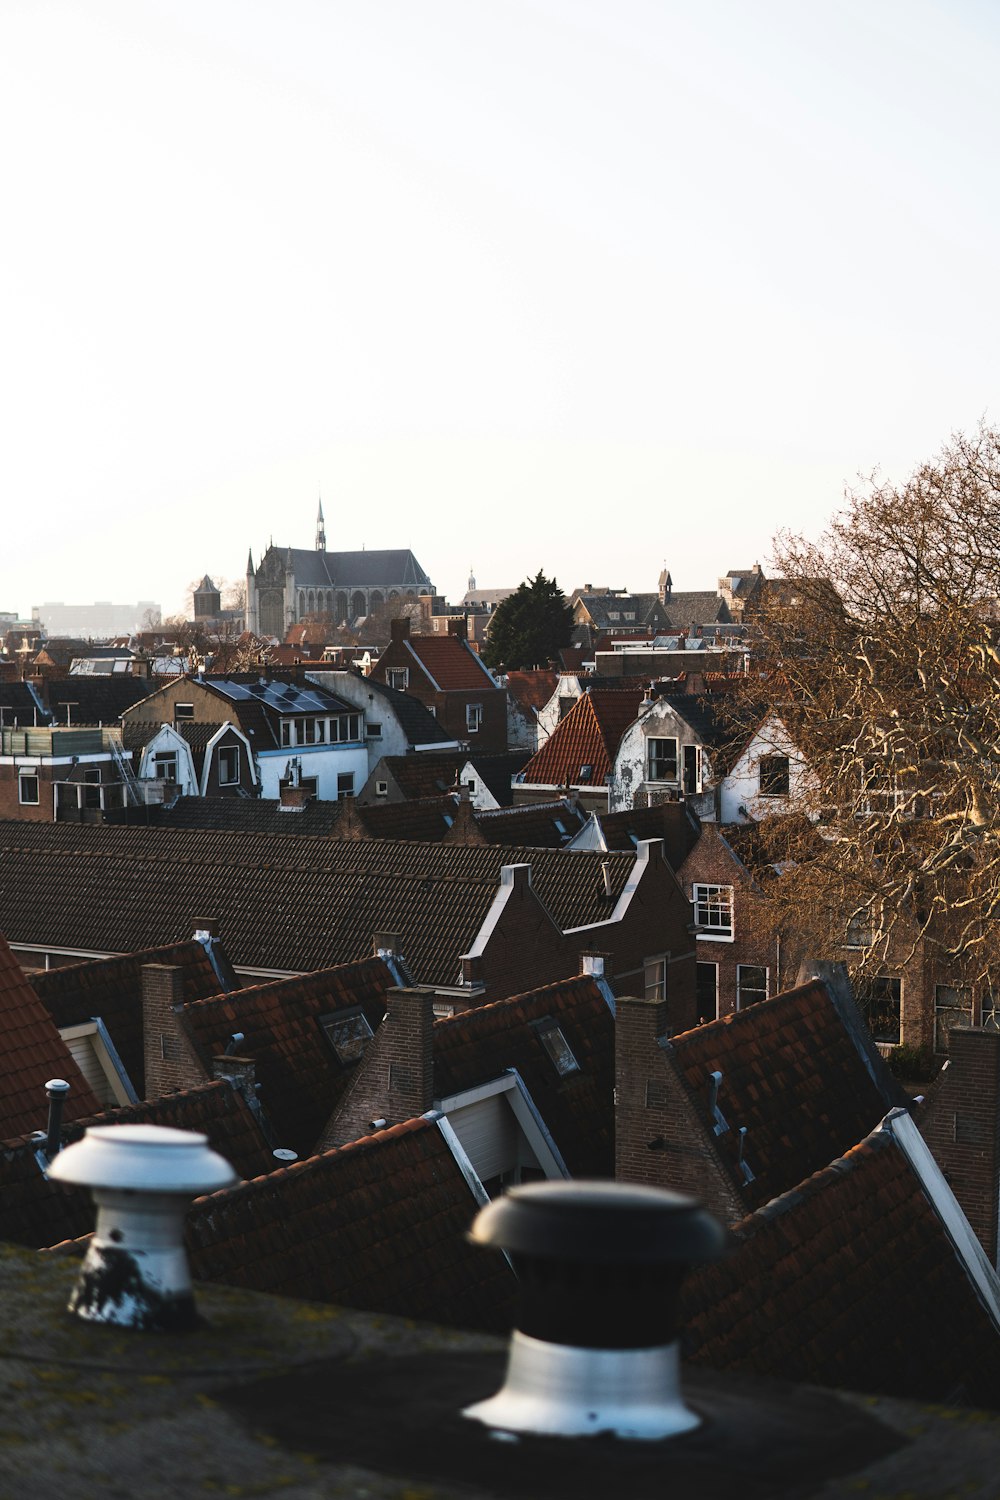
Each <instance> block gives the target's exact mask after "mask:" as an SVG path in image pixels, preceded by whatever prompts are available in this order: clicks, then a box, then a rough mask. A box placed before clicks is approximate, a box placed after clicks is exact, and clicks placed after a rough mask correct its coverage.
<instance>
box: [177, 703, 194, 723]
mask: <svg viewBox="0 0 1000 1500" xmlns="http://www.w3.org/2000/svg"><path fill="white" fill-rule="evenodd" d="M193 718H194V704H193V703H175V704H174V723H175V724H180V723H184V722H190V720H191V719H193Z"/></svg>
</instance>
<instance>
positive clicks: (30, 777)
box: [17, 771, 39, 807]
mask: <svg viewBox="0 0 1000 1500" xmlns="http://www.w3.org/2000/svg"><path fill="white" fill-rule="evenodd" d="M17 800H18V802H23V803H24V804H25V805H26V806H32V807H37V805H38V802H39V795H38V774H37V772H35V771H19V772H18V777H17Z"/></svg>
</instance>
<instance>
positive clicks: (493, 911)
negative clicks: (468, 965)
mask: <svg viewBox="0 0 1000 1500" xmlns="http://www.w3.org/2000/svg"><path fill="white" fill-rule="evenodd" d="M518 870H527V872H528V875H527V881H528V889H529V890H530V889H532V884H531V866H530V865H527V864H523V865H504V866H503V868H502V869H501V871H500V884H499V886H498V887H497V892H496V895H495V896H494V897H493V901H492V903H491V905H490V909H489V911H488V912H487V913H486V916H485V918H484V920H483V925H482V926H481V927H480V929H479V931H478V932H477V933H476V936H475V939H474V940H473V943H472V946H471V947H470V948H468V949H466V951H465V952H464V953H461V954H459V962H460V963H461V961H462V959H465V958H481V957H482V956H483V954H484V953H485V951H486V945H487V943H488V942H489V941H490V939H491V938H492V936H493V934H494V932H495V931H496V929H497V925H498V924H499V921H500V918H501V917H502V916H503V913H504V910H505V909H506V906H507V902H508V901H509V900H510V898H511V896H512V895H513V893H514V887H515V884H516V879H517V871H518ZM538 904H539V906H542V903H541V902H539V903H538ZM542 910H543V911H545V915H546V916H547V917H548V918H549V921H550V922H552V926H553V927H554V928H555V930H556V931H557V932H558V931H559V926H558V924H557V923H556V922H553V921H552V917H551V916H550V915H549V913H548V911H547V910H546V909H545V907H544V906H542Z"/></svg>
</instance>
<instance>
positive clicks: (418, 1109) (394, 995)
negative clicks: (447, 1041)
mask: <svg viewBox="0 0 1000 1500" xmlns="http://www.w3.org/2000/svg"><path fill="white" fill-rule="evenodd" d="M385 1003H386V1015H385V1020H384V1021H383V1023H382V1026H383V1035H382V1037H381V1038H380V1050H379V1054H378V1056H379V1059H380V1061H384V1063H385V1065H386V1072H385V1076H384V1086H385V1095H384V1099H385V1107H384V1108H383V1109H382V1110H381V1111H380V1114H385V1115H386V1116H387V1118H388V1119H389V1120H391V1121H393V1122H395V1123H398V1122H399V1121H400V1120H412V1119H415V1118H416V1116H417V1115H422V1114H425V1113H426V1111H427V1110H429V1109H430V1107H431V1105H432V1104H433V1103H434V1048H433V1041H432V1031H433V1027H434V1008H433V1006H434V992H433V991H432V990H429V989H391V990H387V991H386V995H385Z"/></svg>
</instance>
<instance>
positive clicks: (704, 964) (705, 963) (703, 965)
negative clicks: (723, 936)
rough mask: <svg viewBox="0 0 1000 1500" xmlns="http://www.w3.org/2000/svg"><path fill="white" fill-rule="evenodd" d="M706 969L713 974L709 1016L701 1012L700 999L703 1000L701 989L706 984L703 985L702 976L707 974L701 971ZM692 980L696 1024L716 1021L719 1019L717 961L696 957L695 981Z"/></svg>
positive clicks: (702, 1024)
mask: <svg viewBox="0 0 1000 1500" xmlns="http://www.w3.org/2000/svg"><path fill="white" fill-rule="evenodd" d="M707 969H711V970H712V971H713V974H712V1014H711V1015H710V1016H708V1015H703V1014H702V1000H703V998H705V996H704V994H703V991H704V990H705V989H707V985H705V984H703V983H702V980H703V979H704V978H707V975H704V974H703V972H702V971H704V970H707ZM694 982H695V1004H696V1005H697V1007H698V1024H699V1025H700V1026H704V1025H707V1024H708V1022H709V1021H717V1020H718V1019H719V965H718V964H717V963H715V962H714V961H713V960H712V959H700V958H699V959H697V960H696V962H695V981H694Z"/></svg>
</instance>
